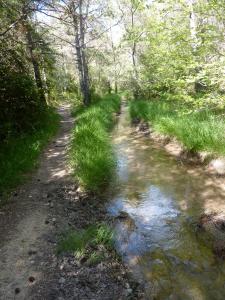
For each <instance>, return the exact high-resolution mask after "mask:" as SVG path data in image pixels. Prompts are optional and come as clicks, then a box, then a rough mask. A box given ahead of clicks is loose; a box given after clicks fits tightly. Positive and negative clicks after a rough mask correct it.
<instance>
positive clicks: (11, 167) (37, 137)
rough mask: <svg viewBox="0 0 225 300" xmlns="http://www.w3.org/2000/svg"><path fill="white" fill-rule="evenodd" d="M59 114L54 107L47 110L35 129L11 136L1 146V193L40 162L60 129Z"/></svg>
mask: <svg viewBox="0 0 225 300" xmlns="http://www.w3.org/2000/svg"><path fill="white" fill-rule="evenodd" d="M58 125H59V116H58V115H57V114H56V112H55V111H54V110H52V109H49V110H48V111H46V113H45V115H44V116H43V119H42V120H40V125H39V127H38V128H36V130H35V131H33V132H32V133H29V134H23V135H21V136H14V137H11V138H10V139H9V140H8V141H7V142H5V143H4V144H2V145H1V148H0V162H1V167H0V193H4V192H8V191H9V190H10V189H12V188H14V187H15V186H16V185H18V184H19V183H21V182H23V181H24V179H25V176H24V175H25V174H26V172H28V171H30V170H32V169H33V168H34V167H35V166H36V165H37V162H38V156H39V154H40V153H41V150H42V149H43V147H44V146H45V145H46V144H47V142H48V141H49V139H50V137H52V136H53V135H54V134H55V133H56V132H57V129H58Z"/></svg>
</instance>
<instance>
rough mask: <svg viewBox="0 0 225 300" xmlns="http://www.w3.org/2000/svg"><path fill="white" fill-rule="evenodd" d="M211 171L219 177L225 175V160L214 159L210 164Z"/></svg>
mask: <svg viewBox="0 0 225 300" xmlns="http://www.w3.org/2000/svg"><path fill="white" fill-rule="evenodd" d="M209 170H210V171H212V172H215V173H216V174H218V175H225V158H217V159H213V160H212V161H211V162H210V163H209Z"/></svg>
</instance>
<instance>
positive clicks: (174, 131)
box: [130, 100, 225, 155]
mask: <svg viewBox="0 0 225 300" xmlns="http://www.w3.org/2000/svg"><path fill="white" fill-rule="evenodd" d="M222 112H223V110H222V109H221V110H219V109H218V110H212V109H211V110H210V109H208V110H207V109H202V110H201V109H200V110H196V111H192V110H190V111H189V109H188V106H187V105H181V104H179V102H177V101H168V102H166V101H157V100H155V101H132V102H131V103H130V116H131V118H132V119H135V118H137V119H139V120H143V121H146V122H150V123H151V125H152V126H153V128H154V129H155V130H156V131H158V132H160V133H163V134H166V135H169V136H171V137H176V138H177V140H178V141H180V142H181V143H183V144H184V146H185V147H186V148H187V149H189V150H194V151H203V150H205V151H209V152H212V153H215V154H222V155H224V154H225V140H224V132H225V122H224V120H223V115H221V113H222Z"/></svg>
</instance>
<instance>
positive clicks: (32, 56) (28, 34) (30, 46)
mask: <svg viewBox="0 0 225 300" xmlns="http://www.w3.org/2000/svg"><path fill="white" fill-rule="evenodd" d="M24 14H25V12H24ZM23 24H24V28H25V32H26V39H27V45H28V50H29V54H30V60H31V63H32V65H33V70H34V78H35V82H36V85H37V88H38V92H39V95H40V99H41V101H42V102H43V104H45V105H46V99H45V93H44V89H43V83H42V78H41V71H40V67H39V64H38V61H37V58H36V56H35V49H36V46H35V43H34V41H33V37H32V31H31V27H30V24H29V23H28V20H27V16H26V17H25V18H24V22H23Z"/></svg>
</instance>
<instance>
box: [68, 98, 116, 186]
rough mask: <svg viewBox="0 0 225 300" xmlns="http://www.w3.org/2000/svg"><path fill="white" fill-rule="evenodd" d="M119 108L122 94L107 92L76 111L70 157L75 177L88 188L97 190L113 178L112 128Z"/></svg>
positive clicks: (114, 163)
mask: <svg viewBox="0 0 225 300" xmlns="http://www.w3.org/2000/svg"><path fill="white" fill-rule="evenodd" d="M119 109H120V98H119V96H117V95H107V96H105V97H103V99H102V100H99V101H97V102H96V103H95V104H92V105H91V106H90V107H88V108H86V109H81V110H79V111H78V113H77V119H76V126H75V129H74V131H73V138H72V143H71V151H70V158H71V164H72V167H73V169H74V174H75V177H76V179H77V180H78V181H79V183H80V184H81V185H82V186H83V187H84V188H85V189H87V190H91V191H95V192H98V191H100V190H102V188H104V187H106V186H107V184H108V182H109V181H110V179H111V178H112V175H113V172H114V170H115V165H116V162H115V157H114V154H113V149H112V145H111V142H110V137H109V130H110V129H111V128H112V126H113V123H114V120H115V113H116V112H118V111H119Z"/></svg>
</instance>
